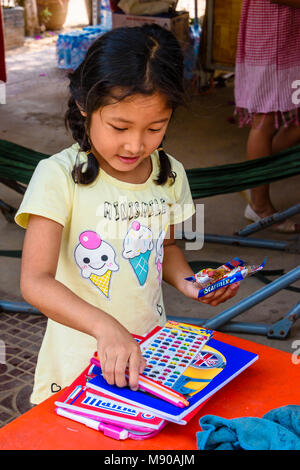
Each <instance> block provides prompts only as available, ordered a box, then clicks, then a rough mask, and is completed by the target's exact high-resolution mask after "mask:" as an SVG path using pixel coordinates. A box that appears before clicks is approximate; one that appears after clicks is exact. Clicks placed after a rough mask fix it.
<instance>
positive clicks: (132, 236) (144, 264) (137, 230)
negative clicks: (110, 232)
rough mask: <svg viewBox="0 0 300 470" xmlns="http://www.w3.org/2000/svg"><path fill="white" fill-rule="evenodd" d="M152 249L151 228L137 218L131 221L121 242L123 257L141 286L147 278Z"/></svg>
mask: <svg viewBox="0 0 300 470" xmlns="http://www.w3.org/2000/svg"><path fill="white" fill-rule="evenodd" d="M152 249H153V236H152V232H151V230H150V229H149V228H148V227H146V226H145V225H141V224H140V223H139V222H138V221H137V220H136V221H134V222H132V224H131V228H130V229H129V230H128V232H127V234H126V236H125V238H124V242H123V253H122V254H123V257H124V258H126V259H128V261H129V262H130V264H131V266H132V269H133V271H134V273H135V274H136V277H137V278H138V281H139V283H140V285H141V286H143V285H144V284H145V282H146V280H147V276H148V271H149V257H150V253H151V250H152Z"/></svg>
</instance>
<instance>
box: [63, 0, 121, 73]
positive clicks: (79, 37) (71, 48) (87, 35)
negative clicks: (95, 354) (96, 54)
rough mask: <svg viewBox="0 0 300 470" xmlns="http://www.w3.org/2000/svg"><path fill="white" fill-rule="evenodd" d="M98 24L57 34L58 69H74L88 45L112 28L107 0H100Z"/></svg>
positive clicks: (79, 62)
mask: <svg viewBox="0 0 300 470" xmlns="http://www.w3.org/2000/svg"><path fill="white" fill-rule="evenodd" d="M99 13H100V24H99V25H95V26H85V27H84V28H82V29H80V30H75V31H70V32H67V33H62V34H59V35H58V38H57V42H56V57H57V65H58V68H60V69H66V70H68V69H70V70H74V69H76V68H77V67H78V66H79V65H80V64H81V62H82V61H83V59H84V57H85V55H86V52H87V50H88V48H89V47H90V45H91V44H92V43H93V42H94V41H95V39H97V38H98V37H99V36H100V35H101V34H104V33H105V32H107V31H109V30H110V29H112V13H111V10H110V3H109V0H101V5H100V12H99Z"/></svg>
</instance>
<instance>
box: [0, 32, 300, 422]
mask: <svg viewBox="0 0 300 470" xmlns="http://www.w3.org/2000/svg"><path fill="white" fill-rule="evenodd" d="M7 69H8V85H7V104H6V105H2V106H0V138H1V139H7V140H9V141H12V142H15V143H17V144H20V145H24V146H27V147H30V148H32V149H34V150H37V151H41V152H45V153H48V154H52V153H54V152H57V151H59V150H60V149H63V148H65V147H66V146H68V145H70V144H71V143H72V138H71V136H70V135H68V134H67V132H66V131H65V129H64V124H63V115H64V110H65V105H66V99H67V98H66V97H67V89H66V87H67V80H66V73H65V72H64V71H62V70H58V69H57V67H56V57H55V37H49V38H47V39H44V40H41V41H34V40H30V41H26V45H25V46H24V47H23V48H21V49H18V50H14V51H10V52H9V53H8V54H7ZM233 111H234V107H233V82H229V83H227V86H226V87H224V88H216V89H215V91H214V92H213V93H212V94H209V95H204V96H200V95H197V96H194V97H193V99H192V102H191V104H190V107H189V108H188V109H181V110H178V112H177V114H176V115H175V117H174V120H173V122H172V123H171V125H170V128H169V131H168V135H167V139H166V150H167V151H168V152H169V153H171V154H173V155H174V156H175V157H176V158H177V159H179V160H180V161H182V162H183V164H184V165H185V167H186V168H195V167H207V166H214V165H222V164H227V163H234V162H239V161H242V160H244V158H245V146H246V140H247V135H248V130H247V129H239V128H238V126H237V125H236V124H234V123H232V119H228V118H232V116H233ZM299 183H300V175H298V176H296V177H292V178H289V179H288V180H281V181H279V182H277V183H274V184H272V198H273V201H274V204H275V206H276V207H277V208H278V210H282V209H284V208H287V207H290V206H292V205H294V204H296V203H298V202H299V200H300V184H299ZM0 198H1V199H3V200H5V201H6V202H7V203H9V204H11V205H13V206H14V207H18V205H19V203H20V201H21V196H20V195H18V194H17V193H15V192H14V191H12V190H10V189H8V188H6V187H4V186H3V185H0ZM195 202H196V203H201V204H204V213H205V227H204V228H205V232H206V233H214V234H219V235H220V234H223V235H232V234H233V233H234V232H235V231H237V230H239V229H240V228H241V227H243V226H245V225H246V223H247V222H246V221H245V219H244V217H243V212H244V208H245V204H246V198H245V195H244V193H243V194H242V193H233V194H228V195H225V196H214V197H210V198H205V199H203V200H198V201H195ZM294 220H295V221H298V223H300V215H299V214H298V215H297V216H295V217H294ZM23 237H24V231H23V230H22V229H21V228H19V227H18V226H16V225H15V224H10V223H8V222H7V221H6V220H5V219H4V217H2V215H1V214H0V249H14V250H18V249H21V247H22V242H23ZM256 237H259V238H272V239H277V240H286V239H292V238H295V237H294V236H286V235H281V234H274V233H272V232H270V231H268V230H264V231H263V232H260V233H259V235H257V234H256ZM181 245H182V246H183V248H184V243H183V242H181ZM186 256H187V259H188V260H209V261H214V262H215V261H218V262H219V263H220V264H222V263H223V262H224V261H227V260H229V259H230V258H232V257H235V256H238V257H240V258H242V259H245V260H248V261H249V262H250V263H252V264H254V263H260V262H262V260H263V259H264V258H265V257H267V265H266V269H268V270H272V269H275V270H277V269H284V270H285V272H288V271H289V270H291V269H293V268H295V267H296V266H297V265H299V262H300V255H299V254H295V253H287V252H279V251H274V250H264V249H263V250H262V249H258V248H244V247H233V246H226V245H220V244H218V245H217V244H211V243H206V244H205V245H204V246H203V248H202V249H201V250H200V251H199V250H198V251H186ZM19 273H20V260H19V259H14V258H2V259H1V263H0V279H1V284H0V296H1V297H0V298H2V299H5V300H22V299H21V294H20V289H19ZM263 286H264V284H263V283H262V282H261V281H260V280H258V279H256V278H250V279H247V280H246V281H244V282H243V283H242V284H241V287H240V289H239V292H238V295H237V296H236V297H235V298H234V299H232V300H231V301H228V302H227V303H226V304H223V305H221V306H218V307H207V306H205V305H201V304H199V303H197V302H193V301H191V300H189V299H186V298H185V297H184V296H182V295H181V294H179V293H177V292H176V291H175V290H174V289H173V288H172V287H170V286H167V285H164V292H165V306H166V309H167V313H168V314H169V315H174V316H185V317H200V318H211V317H213V316H215V315H216V314H217V313H219V312H221V311H223V310H225V309H227V308H228V307H230V306H232V305H234V304H235V303H237V302H238V301H239V300H241V299H243V298H245V297H246V296H248V295H250V294H251V293H253V292H255V291H257V290H258V289H260V288H262V287H263ZM294 286H297V287H300V282H297V283H295V284H294ZM297 301H299V293H295V292H291V291H288V290H282V291H281V292H280V293H278V294H275V295H273V296H272V297H270V298H269V299H267V300H265V301H264V302H262V303H260V304H258V305H257V306H255V307H253V308H251V309H250V310H249V311H247V312H245V313H243V314H241V315H239V316H238V317H237V318H236V319H235V320H236V321H247V322H263V323H274V322H276V321H278V320H279V319H280V318H282V317H283V316H285V315H286V313H287V312H288V311H289V309H290V308H291V307H292V306H293V305H294V304H295V303H296V302H297ZM11 317H12V319H13V318H14V314H11ZM37 321H38V320H37ZM235 334H238V336H241V337H243V338H247V339H250V340H252V341H256V342H259V343H263V344H266V345H268V346H270V347H273V348H278V349H281V350H284V351H287V352H290V353H292V352H294V350H295V348H296V340H299V339H300V321H298V323H296V324H295V325H294V326H293V328H292V330H291V334H290V336H289V337H288V338H287V339H285V340H278V339H270V338H267V337H266V336H261V335H252V334H251V335H249V334H244V333H243V334H242V333H235ZM0 391H1V390H0ZM0 412H1V406H0ZM0 424H1V422H0Z"/></svg>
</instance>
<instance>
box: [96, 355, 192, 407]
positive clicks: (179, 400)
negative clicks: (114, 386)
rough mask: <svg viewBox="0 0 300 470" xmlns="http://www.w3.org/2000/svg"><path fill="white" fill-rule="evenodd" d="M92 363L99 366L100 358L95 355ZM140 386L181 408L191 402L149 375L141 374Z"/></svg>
mask: <svg viewBox="0 0 300 470" xmlns="http://www.w3.org/2000/svg"><path fill="white" fill-rule="evenodd" d="M91 363H92V364H95V365H96V366H98V367H101V366H100V362H99V359H96V358H95V357H92V358H91ZM125 375H126V378H127V379H128V374H126V373H125ZM139 388H140V389H141V390H144V391H145V392H148V393H150V394H151V395H155V396H156V397H158V398H161V399H162V400H164V401H167V402H168V403H171V404H172V405H175V406H179V407H180V408H184V407H186V406H188V405H189V402H188V401H187V400H186V399H185V397H184V396H183V395H181V394H180V393H178V392H175V391H174V390H171V389H168V388H167V387H163V386H161V385H159V384H158V383H156V382H155V381H154V380H151V379H150V378H149V377H144V376H142V375H140V378H139Z"/></svg>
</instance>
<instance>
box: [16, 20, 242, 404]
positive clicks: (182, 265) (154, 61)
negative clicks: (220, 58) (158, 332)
mask: <svg viewBox="0 0 300 470" xmlns="http://www.w3.org/2000/svg"><path fill="white" fill-rule="evenodd" d="M69 77H70V92H71V97H70V99H69V103H68V110H67V113H66V122H67V124H68V126H69V127H70V129H71V131H72V135H73V137H74V140H75V141H76V143H75V144H74V145H72V146H71V147H70V148H67V149H65V150H63V151H61V152H60V153H58V154H56V155H53V156H52V157H50V158H48V159H45V160H43V161H41V162H40V163H39V164H38V166H37V168H36V170H35V172H34V175H33V177H32V180H31V182H30V184H29V186H28V189H27V192H26V194H25V196H24V199H23V202H22V204H21V207H20V208H19V211H18V213H17V215H16V222H17V223H18V224H20V225H21V226H22V227H26V228H27V231H26V236H25V241H24V247H23V258H22V268H21V291H22V294H23V296H24V298H25V299H26V300H27V301H28V302H29V303H30V304H32V305H34V306H36V307H37V308H38V309H39V310H40V311H41V312H43V313H44V314H45V315H46V316H47V317H48V318H49V320H48V324H47V329H46V333H45V337H44V340H43V343H42V346H41V350H40V353H39V357H38V364H37V369H36V375H35V384H34V390H33V394H32V397H31V401H32V402H33V403H39V402H41V401H42V400H44V399H45V398H47V397H48V396H49V395H50V394H51V392H54V391H57V389H59V388H60V387H64V386H66V385H69V384H70V383H71V382H72V380H74V378H75V377H76V376H78V375H79V374H80V372H81V371H82V370H83V369H84V367H86V364H87V363H88V361H89V359H90V357H91V356H92V355H93V353H94V352H95V351H96V350H98V354H99V358H100V362H101V365H102V370H103V375H104V377H105V378H106V380H107V381H108V383H110V384H116V385H117V386H120V387H122V386H125V385H126V383H127V382H126V378H125V369H126V367H128V368H129V385H130V387H131V388H132V389H136V388H137V386H138V375H139V373H140V372H142V370H143V369H144V367H145V361H144V359H143V358H142V356H141V353H140V348H139V346H138V344H137V343H136V341H135V340H134V339H133V338H132V335H131V333H136V334H140V335H141V334H145V333H146V332H147V331H148V330H150V329H151V328H153V327H154V326H155V325H163V324H164V323H165V321H166V314H165V310H164V303H163V299H162V288H161V281H162V273H163V279H164V280H165V281H167V282H169V283H170V284H172V285H173V286H174V287H176V288H177V289H179V290H180V291H181V292H182V293H183V294H185V295H186V296H187V297H190V298H192V299H197V293H198V292H197V289H196V288H195V287H194V285H193V284H192V283H190V282H188V281H185V280H184V278H185V277H187V276H190V275H192V271H191V269H190V267H189V265H188V264H187V262H186V261H185V259H184V256H183V254H182V252H181V251H180V249H179V248H178V247H177V246H176V245H175V241H174V229H173V225H174V224H176V223H180V222H182V221H183V220H185V219H187V218H189V217H191V216H192V215H193V213H194V206H193V202H192V198H191V193H190V189H189V185H188V181H187V177H186V174H185V172H184V169H183V166H182V164H181V163H179V162H177V161H176V160H175V159H174V158H172V157H169V156H167V155H166V154H165V153H164V151H163V150H162V148H161V142H162V141H163V138H164V135H165V132H166V130H167V126H168V123H169V121H170V119H171V116H172V113H173V111H174V110H175V108H176V107H177V106H178V105H180V104H182V103H183V100H184V88H183V60H182V54H181V49H180V47H179V45H178V43H177V41H176V39H175V38H174V37H173V35H172V34H171V33H170V32H168V31H166V30H165V29H162V28H160V27H158V26H149V25H145V26H143V27H136V28H121V29H116V30H112V31H111V32H109V33H107V34H105V35H103V36H101V37H100V38H99V39H97V40H96V41H95V43H94V44H93V45H92V46H91V48H90V49H89V51H88V52H87V55H86V58H85V60H84V61H83V63H82V64H81V65H80V66H79V67H78V69H77V70H75V71H74V72H73V73H71V74H70V76H69ZM182 209H184V210H182ZM167 226H168V227H169V229H167ZM167 232H168V234H167ZM237 288H238V286H237V285H233V286H231V287H228V288H226V289H225V288H224V289H222V290H219V291H217V292H216V293H213V294H210V295H207V296H206V297H204V299H203V300H202V302H203V303H210V304H211V305H218V304H219V303H220V302H223V301H225V300H227V299H228V298H230V297H232V296H233V295H235V294H236V291H237Z"/></svg>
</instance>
